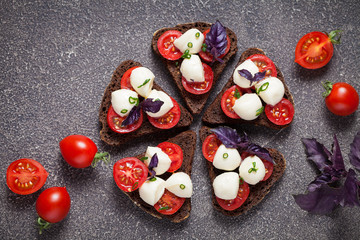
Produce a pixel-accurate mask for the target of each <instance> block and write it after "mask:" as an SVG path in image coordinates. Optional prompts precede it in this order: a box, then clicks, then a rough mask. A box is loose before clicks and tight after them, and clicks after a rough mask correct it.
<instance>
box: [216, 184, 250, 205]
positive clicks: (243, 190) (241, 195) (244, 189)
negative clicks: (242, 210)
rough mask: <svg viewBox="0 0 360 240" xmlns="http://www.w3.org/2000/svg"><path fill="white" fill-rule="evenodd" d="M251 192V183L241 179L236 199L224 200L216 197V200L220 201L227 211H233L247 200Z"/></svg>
mask: <svg viewBox="0 0 360 240" xmlns="http://www.w3.org/2000/svg"><path fill="white" fill-rule="evenodd" d="M249 193H250V189H249V185H248V184H247V183H246V182H245V181H244V180H242V179H240V186H239V191H238V194H237V196H236V198H235V199H232V200H224V199H221V198H218V197H216V201H217V202H218V203H219V205H220V207H222V208H223V209H225V210H227V211H233V210H235V209H237V208H239V207H240V206H241V205H243V203H244V202H245V201H246V199H247V198H248V196H249Z"/></svg>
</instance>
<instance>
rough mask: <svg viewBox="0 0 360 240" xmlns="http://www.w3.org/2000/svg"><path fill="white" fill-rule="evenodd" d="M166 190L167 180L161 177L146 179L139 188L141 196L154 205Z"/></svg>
mask: <svg viewBox="0 0 360 240" xmlns="http://www.w3.org/2000/svg"><path fill="white" fill-rule="evenodd" d="M164 192H165V181H164V180H163V179H161V178H159V177H154V178H152V179H149V180H146V181H145V182H144V183H143V185H141V187H140V188H139V195H140V198H141V199H142V200H143V201H144V202H146V203H147V204H149V205H151V206H154V205H155V204H156V203H157V202H158V201H159V200H160V198H161V197H162V195H163V194H164Z"/></svg>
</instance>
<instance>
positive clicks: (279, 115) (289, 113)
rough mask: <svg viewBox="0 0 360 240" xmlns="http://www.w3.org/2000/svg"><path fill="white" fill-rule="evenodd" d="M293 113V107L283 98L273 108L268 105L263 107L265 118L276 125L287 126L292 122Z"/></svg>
mask: <svg viewBox="0 0 360 240" xmlns="http://www.w3.org/2000/svg"><path fill="white" fill-rule="evenodd" d="M294 113H295V110H294V106H293V105H292V104H291V102H290V101H289V100H287V99H286V98H283V99H282V100H281V101H280V102H279V103H277V104H276V105H275V106H272V105H270V104H267V105H266V106H265V114H266V116H267V118H268V119H269V120H270V121H271V122H272V123H274V124H276V125H285V124H289V123H290V122H291V121H292V120H293V117H294Z"/></svg>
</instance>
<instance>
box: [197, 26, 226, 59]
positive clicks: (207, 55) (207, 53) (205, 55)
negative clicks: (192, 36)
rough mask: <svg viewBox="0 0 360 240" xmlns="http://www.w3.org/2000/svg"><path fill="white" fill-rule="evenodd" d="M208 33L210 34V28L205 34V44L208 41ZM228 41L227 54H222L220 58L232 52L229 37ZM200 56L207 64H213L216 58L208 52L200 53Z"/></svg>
mask: <svg viewBox="0 0 360 240" xmlns="http://www.w3.org/2000/svg"><path fill="white" fill-rule="evenodd" d="M208 32H210V28H209V29H207V30H206V31H204V32H203V35H204V43H205V39H206V34H207V33H208ZM226 40H227V45H226V49H225V52H224V53H223V54H221V55H220V56H219V58H223V57H224V56H225V55H226V54H227V53H228V52H229V51H230V38H229V36H228V35H226ZM199 56H200V57H201V59H202V60H204V61H206V62H212V60H213V58H214V57H213V55H212V54H211V53H210V52H207V51H206V52H203V51H200V52H199Z"/></svg>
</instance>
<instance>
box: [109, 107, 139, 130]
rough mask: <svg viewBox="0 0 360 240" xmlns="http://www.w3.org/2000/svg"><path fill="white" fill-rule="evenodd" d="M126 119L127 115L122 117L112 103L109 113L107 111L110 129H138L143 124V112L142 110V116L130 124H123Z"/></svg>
mask: <svg viewBox="0 0 360 240" xmlns="http://www.w3.org/2000/svg"><path fill="white" fill-rule="evenodd" d="M125 119H126V117H121V116H120V115H118V114H117V113H116V112H115V111H114V109H113V107H112V105H110V107H109V110H108V113H107V123H108V125H109V127H110V129H111V130H113V131H114V132H117V133H129V132H133V131H135V130H137V129H138V128H139V127H140V126H141V124H142V121H143V112H142V111H140V118H139V119H138V120H137V121H136V122H134V123H132V124H129V125H127V126H121V124H122V122H123V121H124V120H125Z"/></svg>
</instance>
